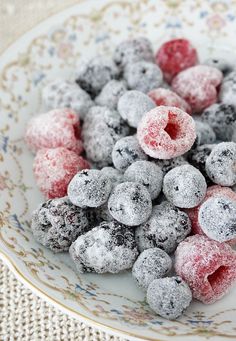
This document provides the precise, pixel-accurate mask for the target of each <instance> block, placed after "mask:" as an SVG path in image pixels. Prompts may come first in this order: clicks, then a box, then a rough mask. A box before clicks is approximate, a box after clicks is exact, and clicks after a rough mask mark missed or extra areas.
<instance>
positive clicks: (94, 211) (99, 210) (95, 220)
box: [86, 203, 114, 228]
mask: <svg viewBox="0 0 236 341" xmlns="http://www.w3.org/2000/svg"><path fill="white" fill-rule="evenodd" d="M86 217H87V219H88V224H89V227H90V228H93V227H96V226H98V225H99V224H100V223H102V222H104V221H105V222H110V221H113V220H114V219H113V217H112V216H111V215H110V213H109V210H108V207H107V203H105V204H103V205H102V206H99V207H88V208H87V209H86Z"/></svg>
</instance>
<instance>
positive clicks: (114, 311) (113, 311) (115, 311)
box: [110, 309, 123, 315]
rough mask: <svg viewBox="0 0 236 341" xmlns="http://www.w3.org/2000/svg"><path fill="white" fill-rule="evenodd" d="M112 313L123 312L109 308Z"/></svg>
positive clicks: (118, 313)
mask: <svg viewBox="0 0 236 341" xmlns="http://www.w3.org/2000/svg"><path fill="white" fill-rule="evenodd" d="M110 311H111V312H112V313H116V314H117V315H123V313H122V312H121V311H119V310H117V309H111V310H110Z"/></svg>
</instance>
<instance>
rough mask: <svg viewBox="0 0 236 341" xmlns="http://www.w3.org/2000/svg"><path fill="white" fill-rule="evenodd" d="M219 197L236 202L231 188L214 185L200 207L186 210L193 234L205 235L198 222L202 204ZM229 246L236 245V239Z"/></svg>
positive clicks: (235, 195) (235, 194)
mask: <svg viewBox="0 0 236 341" xmlns="http://www.w3.org/2000/svg"><path fill="white" fill-rule="evenodd" d="M217 197H224V198H227V199H230V200H232V201H235V202H236V193H235V192H234V191H233V190H232V189H231V188H229V187H221V186H218V185H214V186H211V187H208V189H207V192H206V196H205V198H204V200H203V201H202V202H201V204H200V205H198V206H196V207H193V208H187V209H185V210H184V211H185V212H186V213H187V214H188V216H189V219H190V220H191V224H192V233H193V234H202V235H205V233H204V232H203V231H202V229H201V226H200V224H199V221H198V213H199V210H200V208H201V206H202V204H204V202H206V200H207V199H209V198H217ZM227 244H230V245H231V246H233V245H236V239H233V240H230V241H228V242H227Z"/></svg>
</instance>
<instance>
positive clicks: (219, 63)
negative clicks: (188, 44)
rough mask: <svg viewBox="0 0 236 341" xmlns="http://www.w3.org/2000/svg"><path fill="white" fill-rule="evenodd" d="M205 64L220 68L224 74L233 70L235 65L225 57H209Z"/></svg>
mask: <svg viewBox="0 0 236 341" xmlns="http://www.w3.org/2000/svg"><path fill="white" fill-rule="evenodd" d="M203 64H206V65H209V66H213V67H215V68H217V69H219V70H220V71H221V72H222V73H223V75H224V76H226V75H228V74H229V73H230V72H231V71H233V69H234V67H233V65H232V64H231V63H229V62H228V61H227V60H225V59H224V58H218V57H217V58H214V57H213V58H208V59H207V60H205V62H204V63H203Z"/></svg>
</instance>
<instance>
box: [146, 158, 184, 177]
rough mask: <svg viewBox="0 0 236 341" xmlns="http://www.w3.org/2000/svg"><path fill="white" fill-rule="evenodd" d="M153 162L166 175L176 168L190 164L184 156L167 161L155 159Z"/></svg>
mask: <svg viewBox="0 0 236 341" xmlns="http://www.w3.org/2000/svg"><path fill="white" fill-rule="evenodd" d="M152 162H154V163H155V164H156V165H157V166H159V167H161V169H162V172H163V173H164V175H165V174H166V173H168V172H169V171H170V170H171V169H173V168H175V167H178V166H182V165H187V164H188V161H187V160H186V158H185V157H184V156H182V155H181V156H177V157H174V158H173V159H169V160H168V159H167V160H158V159H154V160H152Z"/></svg>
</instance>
